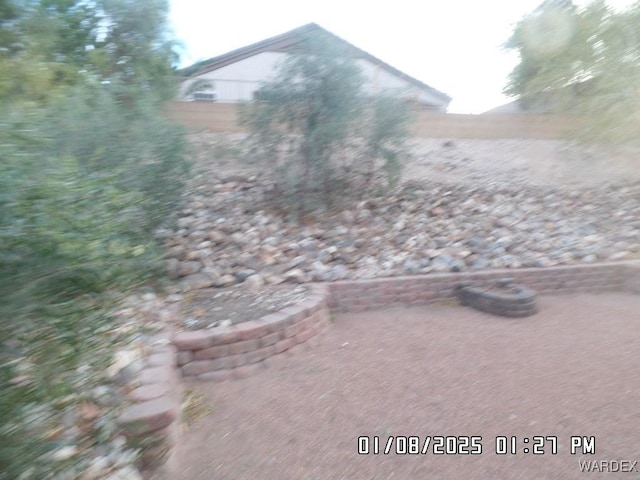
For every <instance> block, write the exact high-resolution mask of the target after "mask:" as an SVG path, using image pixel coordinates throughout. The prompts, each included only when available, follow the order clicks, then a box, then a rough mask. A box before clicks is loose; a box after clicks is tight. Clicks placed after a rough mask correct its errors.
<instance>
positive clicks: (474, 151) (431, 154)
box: [190, 133, 640, 187]
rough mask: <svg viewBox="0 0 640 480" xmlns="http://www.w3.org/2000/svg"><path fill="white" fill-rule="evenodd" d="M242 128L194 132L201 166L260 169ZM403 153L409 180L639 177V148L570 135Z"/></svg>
mask: <svg viewBox="0 0 640 480" xmlns="http://www.w3.org/2000/svg"><path fill="white" fill-rule="evenodd" d="M242 139H243V135H241V134H226V135H223V134H208V133H199V134H192V135H191V136H190V141H191V144H192V146H193V147H194V158H195V159H196V161H197V164H198V166H199V169H200V170H202V171H206V172H208V174H211V175H214V176H223V177H225V176H230V175H243V176H250V175H260V174H261V172H262V171H263V168H262V167H261V166H260V165H256V164H254V163H252V162H251V161H250V159H247V158H245V159H244V160H242V161H238V160H237V159H238V158H243V152H244V151H245V147H244V146H243V144H242ZM409 146H410V150H409V151H410V155H409V156H408V157H407V158H403V159H402V160H403V165H404V167H405V168H404V170H403V174H402V177H403V179H404V180H413V181H437V182H453V183H462V184H469V183H472V182H474V183H478V182H479V183H491V182H494V181H498V182H505V181H506V182H518V183H522V184H525V185H542V186H553V187H579V186H589V187H593V186H598V185H603V184H619V183H628V182H635V181H640V151H638V149H637V148H633V147H619V148H613V147H611V146H609V147H607V148H604V147H602V148H600V147H595V146H588V145H584V144H580V143H577V142H575V141H570V140H536V139H517V138H516V139H493V140H480V139H445V138H414V139H411V140H410V142H409Z"/></svg>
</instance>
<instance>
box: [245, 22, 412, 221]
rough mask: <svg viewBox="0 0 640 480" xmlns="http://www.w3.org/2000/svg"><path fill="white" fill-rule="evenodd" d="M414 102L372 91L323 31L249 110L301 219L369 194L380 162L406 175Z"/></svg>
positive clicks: (392, 175) (259, 145) (254, 134)
mask: <svg viewBox="0 0 640 480" xmlns="http://www.w3.org/2000/svg"><path fill="white" fill-rule="evenodd" d="M409 120H410V115H409V109H408V107H407V106H406V105H405V104H403V102H402V101H401V100H399V99H397V98H393V99H392V98H388V97H384V96H382V97H378V98H375V99H374V98H371V97H369V96H367V95H366V94H365V79H364V76H363V75H362V73H361V71H360V69H359V68H358V66H357V64H356V61H355V59H354V58H353V57H352V55H350V53H349V52H348V51H346V50H345V49H342V47H341V46H340V45H338V44H336V42H335V41H332V39H327V38H325V37H324V36H322V35H321V34H317V35H310V36H306V37H304V38H303V39H302V40H301V42H300V45H299V51H298V53H296V54H292V55H289V56H288V58H287V59H286V60H285V61H284V63H283V64H282V65H281V67H280V69H279V70H278V72H277V75H276V77H275V79H274V80H273V81H270V82H267V83H266V84H264V85H263V86H262V88H260V89H259V90H258V92H257V93H256V100H255V101H254V102H253V103H252V104H251V105H250V106H249V109H248V112H247V113H246V114H245V120H244V121H245V122H246V123H247V124H248V125H249V127H250V131H251V136H250V139H249V141H250V143H251V145H252V147H253V148H252V151H253V152H254V154H256V155H257V156H258V158H260V159H261V160H263V161H264V162H265V163H266V164H267V166H269V167H271V169H272V172H273V173H274V178H275V179H276V186H277V190H276V191H277V192H278V195H279V198H280V199H281V200H282V201H283V205H282V206H285V207H287V206H288V207H289V208H291V207H292V206H295V208H296V210H297V215H298V219H301V218H302V217H303V216H304V215H305V214H306V213H309V212H310V211H312V210H315V209H317V208H318V207H320V206H321V207H323V208H331V207H334V206H335V205H336V204H337V203H338V202H337V201H338V199H345V198H348V197H352V196H353V194H356V193H360V194H362V193H366V192H368V191H370V189H371V188H372V187H373V183H374V180H377V179H376V178H375V173H376V172H377V171H378V170H379V169H380V166H382V167H384V169H385V170H386V171H387V173H388V174H389V175H388V176H387V181H390V182H393V181H394V180H397V178H398V172H399V164H400V162H399V160H400V156H401V153H402V150H403V146H404V139H405V138H406V137H407V135H408V129H407V127H408V122H409Z"/></svg>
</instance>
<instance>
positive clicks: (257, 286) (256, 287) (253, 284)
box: [243, 275, 264, 293]
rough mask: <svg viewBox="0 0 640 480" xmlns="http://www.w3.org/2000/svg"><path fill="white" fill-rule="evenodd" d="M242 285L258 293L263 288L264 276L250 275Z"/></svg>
mask: <svg viewBox="0 0 640 480" xmlns="http://www.w3.org/2000/svg"><path fill="white" fill-rule="evenodd" d="M243 285H244V286H245V287H246V288H247V290H249V291H250V292H253V293H258V292H259V291H261V290H262V289H263V288H264V278H262V276H261V275H250V276H248V277H247V278H246V279H245V280H244V283H243Z"/></svg>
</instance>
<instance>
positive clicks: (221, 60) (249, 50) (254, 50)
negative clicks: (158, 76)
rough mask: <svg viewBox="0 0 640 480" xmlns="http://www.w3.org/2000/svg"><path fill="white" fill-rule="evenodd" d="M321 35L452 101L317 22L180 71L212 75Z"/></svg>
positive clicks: (185, 74)
mask: <svg viewBox="0 0 640 480" xmlns="http://www.w3.org/2000/svg"><path fill="white" fill-rule="evenodd" d="M315 33H320V34H322V35H325V36H328V37H329V38H331V39H333V40H336V41H338V42H340V43H342V44H343V45H344V46H345V47H346V48H347V49H348V51H349V52H351V53H352V55H353V56H354V57H356V58H362V59H366V60H368V61H369V62H371V63H373V64H375V65H378V66H379V67H381V68H383V69H384V70H386V71H388V72H389V73H391V74H392V75H395V76H397V77H400V78H402V79H404V80H405V81H407V82H408V83H410V84H413V85H415V86H416V87H418V88H421V89H423V90H427V91H429V92H430V93H432V94H434V95H436V96H437V97H439V98H441V99H442V101H443V102H446V103H447V104H448V103H449V102H451V97H450V96H449V95H447V94H446V93H443V92H441V91H439V90H436V89H435V88H433V87H431V86H429V85H427V84H426V83H423V82H421V81H420V80H417V79H415V78H413V77H411V76H409V75H407V74H406V73H404V72H401V71H400V70H398V69H397V68H394V67H392V66H391V65H389V64H388V63H385V62H383V61H382V60H380V59H379V58H376V57H374V56H373V55H371V54H370V53H367V52H365V51H364V50H361V49H360V48H358V47H356V46H354V45H352V44H350V43H349V42H347V41H346V40H344V39H342V38H340V37H338V36H337V35H334V34H333V33H331V32H329V31H328V30H325V29H324V28H322V27H321V26H319V25H318V24H316V23H308V24H307V25H303V26H302V27H298V28H295V29H293V30H291V31H289V32H286V33H282V34H280V35H276V36H275V37H270V38H267V39H266V40H262V41H260V42H257V43H253V44H251V45H248V46H246V47H242V48H238V49H236V50H233V51H231V52H229V53H225V54H223V55H219V56H217V57H213V58H210V59H208V60H202V61H200V62H197V63H195V64H193V65H191V66H189V67H186V68H183V69H181V70H179V73H180V75H181V76H183V77H186V78H189V77H195V76H198V75H202V74H203V73H207V72H211V71H213V70H217V69H219V68H222V67H225V66H227V65H230V64H232V63H235V62H238V61H240V60H244V59H245V58H249V57H252V56H254V55H257V54H259V53H263V52H284V53H290V52H291V51H293V50H295V48H296V47H297V46H298V45H299V44H300V43H301V41H302V38H304V36H306V35H309V34H315Z"/></svg>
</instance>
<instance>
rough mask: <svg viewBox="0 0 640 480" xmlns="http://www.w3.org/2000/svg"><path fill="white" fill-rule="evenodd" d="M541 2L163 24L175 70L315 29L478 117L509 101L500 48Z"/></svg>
mask: <svg viewBox="0 0 640 480" xmlns="http://www.w3.org/2000/svg"><path fill="white" fill-rule="evenodd" d="M541 1H542V0H483V1H477V0H437V1H430V2H418V1H416V0H394V1H380V0H378V1H375V0H374V1H372V0H368V1H361V0H342V1H339V0H324V1H321V2H318V1H315V0H314V1H310V0H226V1H224V2H211V1H206V0H171V13H170V21H171V24H172V28H173V31H174V34H175V35H176V37H177V38H178V39H179V40H180V41H181V42H182V43H183V50H182V62H181V66H182V67H185V66H188V65H191V64H192V63H195V62H196V61H199V60H204V59H207V58H211V57H215V56H217V55H221V54H223V53H227V52H229V51H231V50H234V49H236V48H240V47H244V46H246V45H249V44H251V43H255V42H258V41H261V40H264V39H265V38H268V37H272V36H274V35H279V34H281V33H284V32H287V31H289V30H292V29H294V28H297V27H299V26H302V25H304V24H307V23H310V22H315V23H317V24H319V25H320V26H321V27H323V28H325V29H327V30H329V31H330V32H332V33H334V34H336V35H338V36H339V37H342V38H343V39H344V40H346V41H348V42H349V43H351V44H353V45H355V46H356V47H359V48H361V49H362V50H365V51H366V52H368V53H370V54H371V55H373V56H375V57H377V58H379V59H380V60H383V61H384V62H386V63H388V64H390V65H392V66H394V67H395V68H397V69H399V70H401V71H403V72H405V73H407V74H409V75H411V76H412V77H414V78H417V79H418V80H420V81H422V82H424V83H426V84H428V85H430V86H432V87H434V88H436V89H438V90H440V91H442V92H445V93H446V94H448V95H449V96H451V97H453V101H452V102H451V104H450V106H449V112H451V113H482V112H484V111H486V110H489V109H491V108H493V107H496V106H498V105H501V104H503V103H506V102H508V101H510V100H511V99H509V98H508V97H505V96H504V95H502V90H503V88H504V86H505V84H506V82H507V76H508V74H509V72H510V71H511V70H512V69H513V67H514V66H515V65H516V64H517V62H518V56H517V54H516V53H515V52H507V51H505V50H504V49H502V47H501V46H502V44H504V42H505V41H506V40H507V39H508V38H509V36H510V34H511V32H512V31H513V28H514V26H515V25H516V24H517V22H518V21H519V20H521V19H522V18H523V17H524V16H525V15H526V14H527V13H529V12H531V11H532V10H533V9H534V8H535V7H537V6H538V5H539V4H540V3H541ZM575 3H577V4H578V5H581V4H584V3H586V0H585V1H580V0H578V1H576V2H575ZM607 3H609V4H610V5H612V6H614V7H620V8H622V7H624V5H626V4H629V3H631V1H630V0H609V1H608V2H607Z"/></svg>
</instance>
